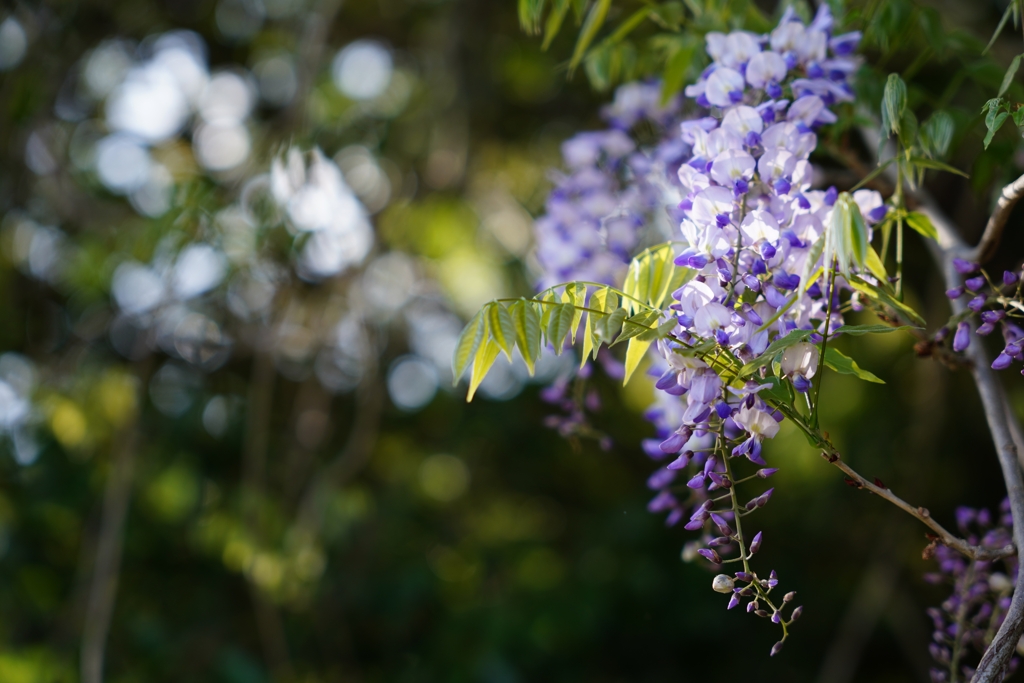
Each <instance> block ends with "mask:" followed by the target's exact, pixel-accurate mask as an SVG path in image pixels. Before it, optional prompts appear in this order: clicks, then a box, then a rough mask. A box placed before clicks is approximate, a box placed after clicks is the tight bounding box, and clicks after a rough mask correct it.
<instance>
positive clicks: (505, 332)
mask: <svg viewBox="0 0 1024 683" xmlns="http://www.w3.org/2000/svg"><path fill="white" fill-rule="evenodd" d="M487 329H489V330H490V332H491V337H492V338H493V339H494V341H496V342H497V343H498V346H499V347H500V348H501V350H502V351H504V352H505V356H506V357H507V358H508V359H509V360H510V361H511V360H512V349H513V348H515V345H516V328H515V325H513V324H512V316H510V315H509V313H508V309H507V308H505V307H504V306H502V305H501V304H499V303H497V302H494V303H490V304H488V305H487Z"/></svg>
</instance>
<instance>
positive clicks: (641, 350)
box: [622, 337, 654, 386]
mask: <svg viewBox="0 0 1024 683" xmlns="http://www.w3.org/2000/svg"><path fill="white" fill-rule="evenodd" d="M653 343H654V339H653V338H652V339H646V340H642V339H640V337H633V338H632V339H630V340H629V345H627V346H626V375H625V377H623V379H622V386H626V385H627V384H629V378H630V377H632V376H633V373H634V372H635V371H636V369H637V367H639V365H640V361H641V360H643V358H644V356H645V355H646V354H647V349H649V348H650V347H651V344H653Z"/></svg>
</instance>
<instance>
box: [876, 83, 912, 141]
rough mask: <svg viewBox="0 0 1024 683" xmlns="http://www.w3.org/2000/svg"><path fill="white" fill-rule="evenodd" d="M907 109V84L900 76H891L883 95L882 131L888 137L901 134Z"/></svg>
mask: <svg viewBox="0 0 1024 683" xmlns="http://www.w3.org/2000/svg"><path fill="white" fill-rule="evenodd" d="M906 108H907V84H906V83H904V82H903V79H902V78H900V77H899V74H889V78H888V79H887V80H886V81H885V92H884V94H883V95H882V129H883V130H885V133H886V135H889V134H890V133H896V134H897V135H898V134H899V132H900V122H901V121H902V119H903V112H904V110H905V109H906Z"/></svg>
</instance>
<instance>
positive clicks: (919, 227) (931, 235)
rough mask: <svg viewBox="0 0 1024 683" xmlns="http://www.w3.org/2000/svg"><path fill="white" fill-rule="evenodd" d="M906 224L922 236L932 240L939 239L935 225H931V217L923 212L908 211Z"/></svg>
mask: <svg viewBox="0 0 1024 683" xmlns="http://www.w3.org/2000/svg"><path fill="white" fill-rule="evenodd" d="M907 225H909V226H910V227H912V228H913V229H914V230H916V231H917V232H918V233H920V234H921V236H922V237H927V238H928V239H932V240H937V239H939V232H938V231H937V230H936V229H935V226H934V225H932V221H931V219H930V218H928V216H926V215H924V214H923V213H920V212H918V211H911V212H910V213H908V214H907Z"/></svg>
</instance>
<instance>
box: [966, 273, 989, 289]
mask: <svg viewBox="0 0 1024 683" xmlns="http://www.w3.org/2000/svg"><path fill="white" fill-rule="evenodd" d="M964 286H966V287H967V289H969V290H971V291H972V292H977V291H978V290H979V289H981V288H982V287H984V286H985V277H984V276H982V275H979V276H978V277H972V278H968V279H967V280H965V281H964Z"/></svg>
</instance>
